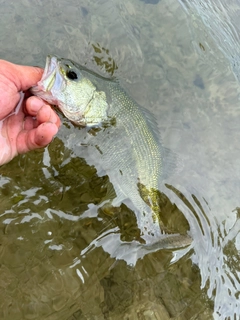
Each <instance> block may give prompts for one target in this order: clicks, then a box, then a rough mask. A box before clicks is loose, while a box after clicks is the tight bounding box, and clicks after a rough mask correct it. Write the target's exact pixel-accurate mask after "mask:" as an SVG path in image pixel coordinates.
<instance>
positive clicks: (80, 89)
mask: <svg viewBox="0 0 240 320" xmlns="http://www.w3.org/2000/svg"><path fill="white" fill-rule="evenodd" d="M32 92H33V94H35V95H37V96H40V97H41V98H43V99H44V100H46V101H47V102H49V103H50V104H55V105H58V107H59V109H60V110H61V111H62V112H63V114H64V115H65V116H66V117H67V118H68V119H69V120H71V121H72V122H74V123H76V124H78V125H80V126H86V127H88V128H98V131H97V133H96V135H95V136H94V137H93V139H92V140H93V142H92V143H93V146H94V148H95V152H96V150H97V153H98V157H99V159H100V158H101V163H102V166H103V168H104V170H105V171H106V174H108V175H109V178H110V181H111V182H112V184H113V186H114V189H115V193H116V195H117V196H116V197H115V198H114V199H113V200H112V205H113V206H117V205H119V204H121V202H123V201H124V200H128V204H129V207H130V208H131V209H133V211H134V212H135V214H136V218H137V224H138V227H139V229H140V230H141V234H142V238H143V239H144V240H145V242H146V244H147V245H148V246H149V245H151V243H155V242H156V239H157V238H158V237H159V238H164V235H163V233H162V231H161V226H162V223H161V219H160V216H159V212H160V208H159V206H158V201H157V200H158V199H157V190H158V188H159V182H160V179H163V177H164V174H165V172H164V163H163V159H164V157H165V158H167V159H168V158H169V152H168V151H167V149H165V148H163V147H162V145H161V143H160V141H159V140H160V139H159V137H160V134H159V132H158V129H157V123H156V121H155V119H154V117H153V116H152V115H151V114H150V113H149V112H148V111H147V110H145V109H144V108H142V107H141V106H139V105H138V104H137V103H136V102H135V101H134V100H133V99H131V98H130V97H129V95H128V94H127V93H126V92H125V90H124V89H123V88H122V87H121V86H120V85H119V84H118V82H116V81H113V80H111V79H107V78H104V77H102V76H100V75H98V74H96V73H94V72H92V71H90V70H88V69H86V68H85V67H83V66H81V65H79V64H77V63H75V62H73V61H71V60H68V59H62V58H58V57H54V56H48V57H47V61H46V67H45V71H44V74H43V77H42V79H41V81H39V83H38V85H37V86H36V87H33V88H32ZM169 159H170V158H169ZM165 161H167V160H166V159H165ZM129 201H130V202H129ZM168 237H169V235H168ZM181 237H182V236H181ZM173 241H174V243H175V245H174V246H175V247H176V242H177V241H178V237H176V235H174V240H173ZM187 242H188V244H189V243H190V242H189V241H187ZM185 245H186V241H185V242H184V246H185ZM154 246H156V245H155V244H154ZM181 246H182V245H181V243H179V247H181Z"/></svg>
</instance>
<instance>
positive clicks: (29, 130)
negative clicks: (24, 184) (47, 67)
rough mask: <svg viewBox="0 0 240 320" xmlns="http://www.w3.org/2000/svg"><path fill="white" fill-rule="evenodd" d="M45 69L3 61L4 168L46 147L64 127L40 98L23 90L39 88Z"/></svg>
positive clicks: (0, 145)
mask: <svg viewBox="0 0 240 320" xmlns="http://www.w3.org/2000/svg"><path fill="white" fill-rule="evenodd" d="M42 73H43V70H42V69H41V68H37V67H30V66H21V65H16V64H12V63H10V62H7V61H4V60H0V165H2V164H4V163H7V162H9V161H10V160H11V159H13V158H14V157H15V156H17V155H18V154H21V153H26V152H28V151H30V150H34V149H37V148H42V147H45V146H46V145H47V144H49V143H50V142H51V140H52V139H53V137H54V135H55V134H56V133H57V131H58V128H59V126H60V123H61V122H60V119H59V117H58V116H57V114H56V113H55V112H54V111H53V110H52V108H51V107H50V105H48V104H46V102H44V101H43V100H42V99H40V98H38V97H34V96H32V97H28V98H27V95H25V97H24V98H23V100H22V99H21V91H26V90H27V89H29V88H30V87H32V86H34V85H36V83H37V82H38V81H39V80H40V79H41V77H42Z"/></svg>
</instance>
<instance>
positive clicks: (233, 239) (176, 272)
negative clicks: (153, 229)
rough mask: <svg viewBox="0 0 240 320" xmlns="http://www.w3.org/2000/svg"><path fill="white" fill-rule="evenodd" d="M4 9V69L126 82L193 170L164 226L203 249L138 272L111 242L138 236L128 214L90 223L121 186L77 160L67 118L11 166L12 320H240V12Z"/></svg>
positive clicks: (175, 191)
mask: <svg viewBox="0 0 240 320" xmlns="http://www.w3.org/2000/svg"><path fill="white" fill-rule="evenodd" d="M0 4H1V8H2V10H1V20H0V21H1V22H0V24H1V25H0V26H1V28H0V39H1V43H2V44H4V45H2V46H1V49H0V52H1V58H2V59H7V60H10V61H12V62H15V63H20V64H28V65H41V66H44V63H45V57H46V55H47V54H49V53H52V54H54V53H55V54H58V55H59V56H63V57H66V58H71V59H73V60H75V61H77V62H79V63H81V64H83V65H86V66H88V67H89V68H91V69H93V70H95V71H97V72H99V73H101V74H103V75H114V76H115V77H116V78H118V79H119V81H120V82H121V84H122V85H123V87H125V88H126V89H127V90H128V92H129V94H130V95H131V96H132V97H133V98H134V99H135V100H136V101H137V102H138V103H139V104H140V105H142V106H144V107H146V108H147V109H149V110H150V112H152V113H153V115H154V116H155V117H156V119H157V121H158V125H159V129H160V132H161V139H162V142H163V144H164V145H165V146H166V147H168V148H170V149H171V150H172V151H173V152H175V153H176V154H178V155H179V157H180V159H181V164H180V165H179V170H177V172H175V174H173V175H170V177H169V178H168V179H167V181H165V182H164V185H163V186H162V188H161V190H160V191H161V193H162V203H163V205H162V208H163V221H164V223H165V224H166V225H168V226H171V227H172V228H173V229H176V230H177V229H178V228H179V229H180V231H184V232H186V230H188V229H189V233H190V235H191V237H192V238H193V243H192V246H191V248H190V250H186V251H184V250H180V251H174V252H173V251H171V250H160V251H157V252H155V253H150V254H147V255H145V256H144V257H143V259H139V260H137V261H136V259H134V258H133V255H134V254H135V255H137V253H136V252H135V251H134V252H131V254H130V255H129V256H128V255H127V254H126V252H124V247H121V246H120V245H119V242H118V243H117V242H116V241H115V237H114V234H112V233H111V236H112V238H110V239H112V241H108V242H107V243H106V242H104V239H108V240H109V237H108V238H107V237H104V235H106V234H108V232H109V230H114V229H115V228H117V229H118V230H120V237H121V239H120V240H122V241H123V240H125V241H131V240H132V239H133V238H134V237H135V236H136V232H137V226H136V220H135V217H134V214H133V212H132V211H131V210H129V209H128V208H127V207H126V206H125V205H124V204H123V205H122V206H121V209H122V211H121V212H122V213H121V215H120V216H119V214H118V210H116V211H110V212H105V211H104V210H99V213H98V216H97V217H85V218H84V219H81V220H79V219H78V218H79V216H80V215H82V214H83V213H84V212H85V210H86V209H87V208H88V206H89V205H92V204H98V203H100V202H101V199H102V198H103V197H104V196H105V194H106V190H107V186H108V185H109V183H110V182H109V179H108V177H107V175H106V174H103V175H101V174H99V172H97V170H96V167H94V166H92V165H89V164H88V163H87V161H86V160H85V159H87V156H86V155H87V152H88V151H87V150H86V151H82V152H83V154H82V157H79V155H78V156H76V151H75V150H74V146H73V144H72V143H71V141H72V140H71V139H70V138H71V137H73V135H74V137H75V139H76V136H77V137H79V139H80V136H78V135H79V130H78V129H77V128H74V127H73V126H72V125H71V124H69V123H68V121H67V120H66V119H62V120H63V123H64V125H63V126H62V128H61V130H60V132H59V134H58V136H57V137H56V138H55V140H54V141H53V142H52V143H51V144H50V145H49V147H48V148H46V149H44V150H40V151H35V152H31V153H29V154H27V155H23V156H20V157H18V158H16V159H14V160H13V161H12V162H11V163H9V164H7V165H5V166H2V167H1V168H0V192H1V198H0V199H1V200H0V203H1V209H0V210H1V212H0V232H1V235H0V244H1V245H0V257H1V265H0V270H1V276H0V288H1V290H0V306H1V307H0V318H1V319H11V320H12V319H16V320H17V319H43V318H44V319H51V320H52V319H53V320H54V319H62V320H68V319H69V320H70V319H127V318H129V319H225V318H226V319H237V318H238V316H239V315H240V306H239V300H238V296H239V249H240V239H239V233H238V230H239V207H240V203H239V161H238V159H239V155H240V147H239V141H240V139H239V138H240V136H239V135H240V134H239V123H238V122H239V121H238V117H239V112H240V110H239V80H238V79H239V67H238V66H239V64H238V57H239V45H238V42H239V41H238V40H239V38H238V35H239V29H238V25H237V21H238V20H237V17H238V12H239V3H238V1H236V0H235V1H234V2H233V1H231V2H230V3H229V2H227V1H223V0H222V1H221V2H220V1H214V2H213V1H204V2H201V3H198V2H197V1H180V0H179V1H176V0H174V1H173V0H171V1H167V0H166V1H164V0H161V1H139V0H135V1H125V2H124V3H123V2H122V1H118V0H116V1H112V2H107V1H104V0H101V1H98V2H94V3H93V2H91V1H78V3H77V5H76V1H73V0H72V1H70V0H69V1H63V0H61V1H48V2H46V3H44V2H42V1H38V0H34V1H28V0H21V1H18V2H14V1H4V0H2V1H0ZM120 138H121V137H119V140H120ZM120 142H121V140H120ZM120 142H119V143H120ZM74 151H75V152H74ZM84 152H86V154H84ZM100 236H103V237H102V238H101V241H100V240H99V241H98V242H94V241H95V240H96V239H100V238H99V237H100ZM94 244H95V245H94ZM89 245H90V247H89ZM108 251H111V252H114V255H112V256H111V255H110V254H109V253H108ZM123 253H124V254H123ZM123 256H124V259H122V257H123ZM133 261H134V262H135V263H136V265H135V266H133V265H132V264H131V263H132V262H133Z"/></svg>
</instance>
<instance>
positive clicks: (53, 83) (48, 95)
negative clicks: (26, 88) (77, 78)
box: [31, 55, 63, 104]
mask: <svg viewBox="0 0 240 320" xmlns="http://www.w3.org/2000/svg"><path fill="white" fill-rule="evenodd" d="M58 70H59V66H58V58H57V57H56V56H51V55H48V56H47V58H46V64H45V68H44V71H43V75H42V78H41V80H40V81H39V82H38V83H37V85H36V86H34V87H32V88H31V92H32V93H33V94H34V95H36V96H38V97H40V98H42V99H43V100H45V101H47V102H49V103H51V104H58V103H57V99H55V98H54V96H55V94H54V91H55V90H56V89H59V88H61V87H62V86H63V80H62V79H61V76H60V75H59V72H58Z"/></svg>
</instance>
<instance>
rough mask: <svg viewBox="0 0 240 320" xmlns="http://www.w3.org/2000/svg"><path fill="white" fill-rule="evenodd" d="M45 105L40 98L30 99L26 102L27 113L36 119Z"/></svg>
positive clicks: (33, 97)
mask: <svg viewBox="0 0 240 320" xmlns="http://www.w3.org/2000/svg"><path fill="white" fill-rule="evenodd" d="M44 104H46V103H45V102H44V101H43V100H42V99H41V98H39V97H35V96H32V97H29V98H28V99H27V100H25V111H26V113H27V114H29V115H30V116H33V117H36V116H37V113H38V111H39V110H40V109H41V108H42V106H43V105H44Z"/></svg>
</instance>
